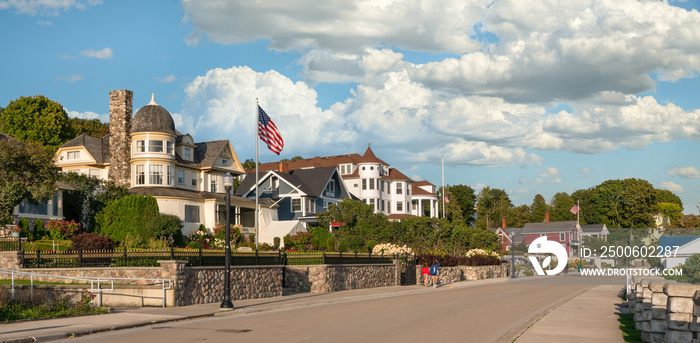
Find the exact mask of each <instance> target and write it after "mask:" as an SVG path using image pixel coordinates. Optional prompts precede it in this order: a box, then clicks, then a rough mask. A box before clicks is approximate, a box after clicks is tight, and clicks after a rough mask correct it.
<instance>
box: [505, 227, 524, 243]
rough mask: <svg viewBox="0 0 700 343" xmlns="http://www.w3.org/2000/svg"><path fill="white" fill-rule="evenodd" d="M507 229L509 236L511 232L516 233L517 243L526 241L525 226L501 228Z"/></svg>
mask: <svg viewBox="0 0 700 343" xmlns="http://www.w3.org/2000/svg"><path fill="white" fill-rule="evenodd" d="M501 230H503V231H505V233H507V234H508V235H509V236H510V234H511V233H515V239H514V241H515V244H520V243H522V242H524V241H525V234H524V233H523V228H521V227H514V228H505V229H501Z"/></svg>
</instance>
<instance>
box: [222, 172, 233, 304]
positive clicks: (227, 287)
mask: <svg viewBox="0 0 700 343" xmlns="http://www.w3.org/2000/svg"><path fill="white" fill-rule="evenodd" d="M224 189H225V190H226V243H225V244H226V247H225V249H226V262H225V266H226V272H225V273H224V300H223V301H222V302H221V306H220V308H231V309H232V308H233V302H231V189H233V176H231V173H226V175H224Z"/></svg>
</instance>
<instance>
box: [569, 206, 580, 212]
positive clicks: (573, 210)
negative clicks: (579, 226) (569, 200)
mask: <svg viewBox="0 0 700 343" xmlns="http://www.w3.org/2000/svg"><path fill="white" fill-rule="evenodd" d="M569 211H571V213H573V214H577V213H578V211H579V208H578V205H574V207H572V208H571V209H570V210H569Z"/></svg>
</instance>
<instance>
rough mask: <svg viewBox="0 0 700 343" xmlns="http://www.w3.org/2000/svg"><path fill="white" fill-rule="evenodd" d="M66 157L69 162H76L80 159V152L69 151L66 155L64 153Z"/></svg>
mask: <svg viewBox="0 0 700 343" xmlns="http://www.w3.org/2000/svg"><path fill="white" fill-rule="evenodd" d="M66 157H67V158H68V159H69V160H77V159H80V151H69V152H68V153H66Z"/></svg>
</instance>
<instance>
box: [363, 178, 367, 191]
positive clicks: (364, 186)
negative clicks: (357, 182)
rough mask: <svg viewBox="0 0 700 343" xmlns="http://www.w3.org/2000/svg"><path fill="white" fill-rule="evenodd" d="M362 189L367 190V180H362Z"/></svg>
mask: <svg viewBox="0 0 700 343" xmlns="http://www.w3.org/2000/svg"><path fill="white" fill-rule="evenodd" d="M362 189H363V190H365V189H367V179H362Z"/></svg>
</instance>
